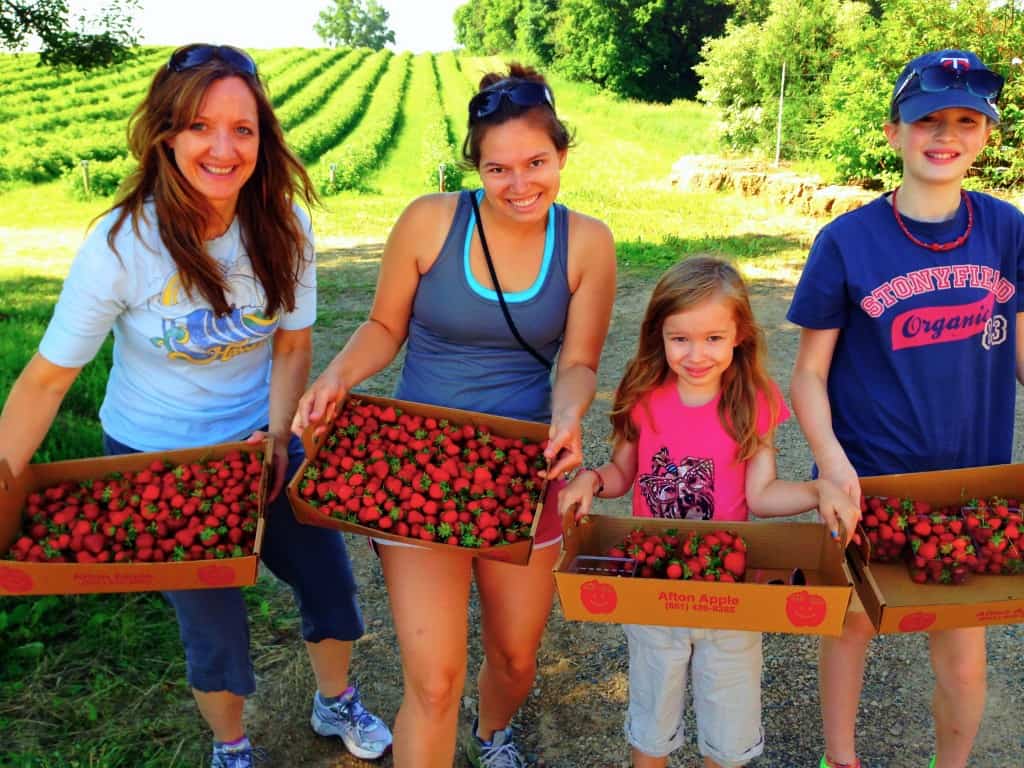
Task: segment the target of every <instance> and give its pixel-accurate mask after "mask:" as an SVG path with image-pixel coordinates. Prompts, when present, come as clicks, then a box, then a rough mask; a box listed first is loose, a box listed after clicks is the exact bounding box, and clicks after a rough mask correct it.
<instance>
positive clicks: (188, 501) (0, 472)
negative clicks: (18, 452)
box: [0, 440, 272, 595]
mask: <svg viewBox="0 0 1024 768" xmlns="http://www.w3.org/2000/svg"><path fill="white" fill-rule="evenodd" d="M271 456H272V450H271V442H270V440H267V441H265V442H264V443H261V444H258V445H251V444H248V443H242V442H238V443H223V444H220V445H213V446H206V447H202V448H192V449H187V450H179V451H162V452H157V453H134V454H126V455H122V456H108V457H103V458H89V459H78V460H74V461H60V462H53V463H50V464H30V465H29V466H28V468H27V469H26V470H25V471H24V472H23V473H22V474H21V475H20V476H19V477H16V478H15V477H12V476H11V474H10V471H9V470H8V468H7V465H6V464H5V463H2V462H0V595H3V594H13V595H46V594H76V593H92V592H145V591H150V590H165V589H204V588H215V587H227V586H247V585H252V584H255V583H256V575H257V564H258V559H259V552H260V545H261V543H262V538H263V527H264V517H263V513H264V501H265V497H266V484H267V481H268V476H269V471H268V467H269V462H270V460H271Z"/></svg>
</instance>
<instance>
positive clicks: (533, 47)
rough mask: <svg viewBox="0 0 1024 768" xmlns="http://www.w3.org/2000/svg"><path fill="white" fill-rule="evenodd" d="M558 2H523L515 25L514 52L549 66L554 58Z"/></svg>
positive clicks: (531, 0)
mask: <svg viewBox="0 0 1024 768" xmlns="http://www.w3.org/2000/svg"><path fill="white" fill-rule="evenodd" d="M557 12H558V0H523V3H522V9H521V10H520V11H519V17H518V23H517V25H516V50H517V51H520V52H521V53H522V54H523V55H524V56H525V57H526V58H527V59H529V60H531V61H537V62H539V63H541V64H550V63H551V62H552V61H553V60H554V58H555V39H554V33H555V20H556V18H557Z"/></svg>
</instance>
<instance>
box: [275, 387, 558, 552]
mask: <svg viewBox="0 0 1024 768" xmlns="http://www.w3.org/2000/svg"><path fill="white" fill-rule="evenodd" d="M319 427H320V425H311V426H310V427H309V428H308V429H307V430H306V432H305V434H304V435H303V438H302V439H303V444H304V445H305V448H306V461H305V463H304V464H303V465H302V466H301V467H300V468H299V471H298V472H297V473H296V474H295V477H294V478H293V479H292V481H291V482H290V483H289V485H288V497H289V499H290V501H291V503H292V509H293V510H294V511H295V516H296V518H297V519H298V520H299V521H300V522H303V523H306V524H309V525H319V526H323V527H327V528H335V529H337V530H342V531H349V532H351V533H357V534H360V535H363V536H372V537H374V538H376V539H384V540H389V541H396V542H401V543H405V544H416V545H418V546H423V547H427V548H430V549H434V550H436V551H438V552H442V553H445V554H449V555H462V556H469V557H484V558H489V559H494V560H502V561H505V562H509V563H516V564H520V565H521V564H525V563H526V562H528V561H529V559H530V552H531V551H532V548H533V536H534V533H535V532H536V528H537V524H538V522H539V519H540V512H541V509H542V506H543V501H544V495H545V493H546V491H547V482H546V481H545V479H544V478H543V477H541V476H540V474H539V472H540V471H541V470H542V469H544V467H545V466H546V465H547V462H546V460H545V459H544V454H543V448H544V442H545V441H546V440H547V436H548V425H547V424H541V423H538V422H532V421H520V420H517V419H507V418H503V417H500V416H492V415H489V414H484V413H477V412H475V411H465V410H459V409H455V408H442V407H439V406H433V405H427V404H424V403H415V402H410V401H404V400H396V399H394V398H388V397H374V396H370V395H361V394H360V395H351V396H350V397H349V398H348V399H347V400H346V401H345V403H344V404H343V405H342V407H340V408H339V409H338V411H337V413H336V415H335V417H334V419H333V421H332V422H331V423H330V424H328V425H326V427H325V428H324V429H320V428H319Z"/></svg>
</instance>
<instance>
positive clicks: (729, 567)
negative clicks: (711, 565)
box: [722, 551, 747, 578]
mask: <svg viewBox="0 0 1024 768" xmlns="http://www.w3.org/2000/svg"><path fill="white" fill-rule="evenodd" d="M722 565H723V567H724V568H725V570H726V571H728V572H729V573H731V574H732V575H733V576H735V577H736V578H742V576H743V574H744V573H745V572H746V570H747V556H746V555H745V554H744V553H743V552H736V551H732V552H729V553H727V554H726V555H725V557H724V558H722Z"/></svg>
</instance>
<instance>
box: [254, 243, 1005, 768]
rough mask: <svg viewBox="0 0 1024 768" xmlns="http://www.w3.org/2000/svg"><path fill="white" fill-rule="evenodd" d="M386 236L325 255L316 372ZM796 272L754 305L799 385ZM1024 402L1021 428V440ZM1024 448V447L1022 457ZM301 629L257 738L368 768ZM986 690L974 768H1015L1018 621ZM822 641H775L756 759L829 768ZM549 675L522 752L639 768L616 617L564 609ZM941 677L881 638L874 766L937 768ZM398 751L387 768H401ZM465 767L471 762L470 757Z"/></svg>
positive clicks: (279, 654) (918, 649) (617, 359)
mask: <svg viewBox="0 0 1024 768" xmlns="http://www.w3.org/2000/svg"><path fill="white" fill-rule="evenodd" d="M379 256H380V247H379V246H363V247H360V248H357V249H352V250H349V251H327V252H324V253H321V254H320V268H319V270H318V274H319V280H320V290H321V293H322V296H321V300H320V306H321V313H320V317H319V320H318V325H317V330H316V349H317V357H316V363H315V367H316V369H317V370H319V369H320V368H322V367H323V365H324V364H326V362H327V360H328V359H329V358H330V357H331V356H332V355H333V354H334V352H335V351H336V350H337V349H338V348H339V347H340V345H341V344H343V343H344V341H345V340H346V339H347V338H348V336H349V334H351V332H352V331H353V330H354V329H355V328H356V326H357V325H358V324H359V323H360V322H361V321H362V320H363V318H364V317H365V315H366V312H367V308H368V306H369V303H370V300H371V299H372V294H373V290H374V286H375V284H376V275H377V266H378V259H379ZM793 280H794V276H793V274H792V273H785V274H782V275H781V276H770V275H769V276H764V275H758V276H757V277H753V278H751V280H750V282H751V289H752V300H753V303H754V308H755V311H756V313H757V316H758V318H759V320H760V322H761V323H762V325H763V326H764V328H765V330H766V333H767V335H768V345H769V351H770V367H771V373H772V375H773V376H774V377H775V379H776V380H777V381H778V382H779V384H780V386H782V388H783V390H784V391H788V386H789V374H790V370H791V368H792V364H793V359H794V355H795V352H796V346H797V342H798V331H797V329H796V328H795V327H793V326H792V325H790V324H788V323H787V322H786V320H785V312H786V309H787V307H788V305H789V300H790V298H791V296H792V291H793V284H794V283H793ZM653 283H654V279H653V278H651V277H646V276H638V275H635V274H625V275H621V276H620V281H619V288H618V295H617V300H616V308H615V314H614V318H613V324H612V328H611V332H610V335H609V338H608V342H607V344H606V346H605V351H604V357H603V359H602V363H601V372H600V375H599V385H598V393H597V398H596V400H595V402H594V405H593V407H592V408H591V409H590V413H589V414H588V415H587V418H586V421H585V438H586V446H585V448H586V455H587V460H588V462H589V463H598V462H601V461H603V460H604V459H605V458H606V457H607V455H608V453H609V446H608V444H607V437H608V434H609V425H608V420H607V412H608V408H609V405H610V402H611V396H612V392H613V391H614V387H615V385H616V384H617V382H618V378H619V376H620V375H621V372H622V370H623V369H624V366H625V362H626V360H627V359H628V358H629V357H630V356H631V355H632V353H633V350H634V346H635V343H636V331H637V328H638V326H639V322H640V318H641V317H642V314H643V309H644V306H645V305H646V302H647V298H648V296H649V294H650V290H651V288H652V287H653ZM399 365H400V360H399V361H396V362H395V364H393V365H392V366H391V367H390V368H388V369H387V371H385V372H383V373H382V374H380V375H379V376H377V377H375V378H374V379H373V381H372V382H369V383H368V384H367V386H366V387H365V389H366V390H367V391H370V392H372V393H375V394H388V393H390V391H391V388H392V386H393V384H394V376H395V373H396V371H397V370H398V366H399ZM1020 410H1021V409H1020V408H1018V434H1020V428H1019V427H1020V424H1019V422H1020V416H1019V414H1020ZM778 447H779V451H780V453H779V474H780V475H781V476H783V477H787V478H794V479H796V478H803V477H806V476H807V473H808V470H809V467H810V461H811V459H810V453H809V451H808V449H807V446H806V443H805V442H804V441H803V438H802V436H801V435H800V432H799V428H798V426H797V425H796V421H795V419H792V420H791V421H790V422H789V423H787V424H786V425H784V426H783V427H782V428H781V429H780V432H779V436H778ZM1019 453H1020V451H1019V450H1018V454H1019ZM600 503H601V507H600V511H602V512H605V513H615V514H629V508H628V502H627V501H626V500H624V499H623V500H615V501H610V500H609V501H604V502H600ZM348 543H349V551H350V553H351V555H352V560H353V563H354V566H355V569H356V576H357V579H358V581H359V585H360V597H361V602H362V607H363V611H364V614H365V617H366V624H367V634H366V636H365V637H364V638H363V639H362V640H360V641H359V642H358V643H357V644H356V648H355V655H354V659H353V664H352V672H353V675H354V676H355V677H356V678H358V679H359V681H360V683H361V686H362V690H363V696H364V700H365V702H366V703H367V704H368V705H370V706H371V707H372V708H373V709H374V710H376V711H377V712H378V713H379V714H380V715H382V716H383V717H385V718H386V719H387V720H388V721H389V722H390V721H393V719H394V716H395V713H396V711H397V709H398V706H399V703H400V701H401V696H402V681H401V666H400V664H399V659H398V652H397V647H398V646H397V642H396V639H395V635H394V631H393V627H392V622H391V614H390V608H389V603H388V595H387V590H386V589H385V587H384V583H383V579H382V577H381V572H380V568H379V567H378V564H377V562H376V559H375V558H374V557H373V555H372V554H371V552H370V550H369V548H368V547H367V545H366V541H365V539H362V538H359V537H349V538H348ZM478 625H479V611H478V606H477V604H476V600H475V598H474V600H473V601H472V602H471V605H470V615H469V626H470V639H469V649H470V651H469V653H470V659H469V670H468V675H467V684H466V689H465V692H464V696H465V698H464V705H465V706H464V710H465V711H464V713H463V718H462V721H463V722H462V727H463V729H467V728H468V727H469V721H470V720H471V719H472V711H473V710H474V709H475V701H476V690H475V676H476V673H477V671H478V670H479V665H480V661H481V656H480V650H481V646H480V640H479V633H478V630H477V627H478ZM295 635H297V633H294V634H293V633H291V632H289V633H283V635H282V637H281V642H280V645H278V646H273V647H266V648H263V649H257V650H260V651H261V652H262V654H261V655H258V656H257V660H256V661H257V668H258V671H259V674H260V683H259V686H258V693H257V695H256V696H255V697H254V698H253V699H252V700H251V702H250V704H249V709H248V720H249V723H250V732H251V734H252V735H253V738H254V740H256V741H258V743H260V744H262V745H265V746H266V747H268V748H269V750H270V752H271V755H272V756H273V758H274V759H273V762H272V765H276V766H289V767H292V766H313V767H314V768H327V767H328V766H332V767H336V766H363V765H370V764H369V763H363V762H362V761H359V760H357V759H354V758H352V757H351V756H350V755H347V754H345V752H344V749H343V747H341V746H340V744H337V743H332V742H329V741H326V740H324V739H320V738H318V737H316V736H315V735H313V734H312V732H311V731H310V728H309V725H308V715H309V705H310V695H311V693H312V690H313V678H312V675H311V673H310V671H309V667H308V664H307V662H306V660H305V654H304V652H303V651H302V648H301V644H300V643H299V642H298V640H297V639H294V637H295ZM988 637H989V649H990V651H989V658H990V661H991V666H990V669H991V670H992V671H991V673H990V675H989V698H988V708H987V710H986V717H985V721H984V723H983V725H982V729H981V733H980V735H979V737H978V740H977V743H976V747H975V751H974V760H973V761H972V763H971V765H972V766H974V767H975V768H998V767H1001V766H1009V765H1018V764H1019V763H1020V755H1021V754H1022V748H1024V743H1022V730H1021V726H1020V713H1021V712H1024V667H1022V665H1021V664H1020V648H1021V647H1022V645H1021V642H1022V640H1024V631H1022V629H1021V627H996V628H993V629H990V630H989V635H988ZM817 648H818V641H817V640H816V639H815V638H813V637H801V636H796V635H782V634H774V635H765V639H764V649H765V669H764V685H763V691H764V693H763V707H764V727H765V736H766V749H765V753H764V756H763V757H761V758H759V759H758V760H756V761H755V762H754V763H752V764H751V765H752V766H757V767H758V768H796V767H797V766H805V767H809V766H812V765H817V762H818V759H819V757H820V755H821V751H822V738H821V726H820V718H819V715H818V693H817V666H816V665H817ZM538 661H539V664H538V668H539V672H538V675H537V680H536V684H535V687H534V690H533V693H532V695H531V696H530V697H529V699H528V701H527V702H526V704H525V705H524V707H523V708H522V710H521V711H520V713H519V715H518V717H517V718H516V726H517V728H518V732H519V739H520V743H521V745H522V747H523V748H524V750H525V751H526V752H527V753H528V755H529V756H530V758H531V760H532V761H533V762H535V763H536V764H537V765H544V766H558V767H559V768H604V767H606V766H609V767H610V766H628V765H629V752H628V747H627V745H626V741H625V738H624V736H623V732H622V721H623V715H624V712H625V706H626V700H627V664H628V658H627V651H626V641H625V637H624V635H623V633H622V630H621V629H620V628H619V627H618V626H616V625H604V624H591V623H576V622H567V621H565V620H564V619H563V618H562V615H561V612H560V610H559V607H558V604H557V598H556V600H555V604H554V606H553V610H552V614H551V619H550V622H549V623H548V628H547V633H546V635H545V638H544V641H543V644H542V646H541V648H540V653H539V659H538ZM931 688H932V678H931V672H930V667H929V664H928V652H927V645H926V642H925V638H924V636H923V635H912V636H905V637H885V638H881V639H879V640H876V641H875V643H874V644H873V645H872V648H871V653H870V658H869V665H868V672H867V676H866V679H865V685H864V695H863V697H862V700H861V710H860V721H859V727H858V733H859V739H860V741H859V745H860V750H861V756H862V758H863V759H864V762H865V765H866V766H871V768H924V766H926V765H927V763H928V755H929V754H930V749H931V744H932V743H933V734H932V731H931V718H930V714H929V710H930V700H931ZM686 733H687V737H688V742H687V744H686V746H685V748H684V749H682V750H680V751H679V752H678V753H677V754H676V755H674V756H673V758H672V759H671V761H670V765H671V766H684V765H685V766H695V765H698V764H699V755H698V752H697V748H696V742H695V725H694V721H693V717H692V715H690V716H688V718H687V721H686ZM391 764H392V763H391V760H390V757H386V758H384V759H383V760H382V761H380V762H379V763H377V765H382V766H390V765H391ZM456 764H457V765H465V764H466V763H465V761H464V758H463V757H462V755H461V753H460V754H459V756H458V757H457V762H456Z"/></svg>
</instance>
